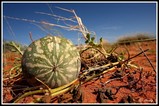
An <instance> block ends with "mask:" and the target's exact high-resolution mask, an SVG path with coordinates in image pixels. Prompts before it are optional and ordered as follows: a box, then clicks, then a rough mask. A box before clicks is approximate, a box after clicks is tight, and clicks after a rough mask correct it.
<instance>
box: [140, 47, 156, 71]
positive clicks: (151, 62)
mask: <svg viewBox="0 0 159 106" xmlns="http://www.w3.org/2000/svg"><path fill="white" fill-rule="evenodd" d="M138 46H139V49H140V50H141V51H142V52H143V49H142V48H141V47H140V45H139V44H138ZM143 54H144V56H145V57H146V59H147V60H148V62H149V63H150V65H151V67H152V69H153V71H154V72H155V73H156V70H155V68H154V66H153V65H152V62H151V61H150V59H149V58H148V57H147V55H146V53H145V52H143Z"/></svg>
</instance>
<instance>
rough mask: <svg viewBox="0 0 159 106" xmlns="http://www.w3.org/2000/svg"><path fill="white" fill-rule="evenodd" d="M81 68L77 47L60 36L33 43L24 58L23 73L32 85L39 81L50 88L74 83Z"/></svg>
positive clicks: (48, 37) (25, 52)
mask: <svg viewBox="0 0 159 106" xmlns="http://www.w3.org/2000/svg"><path fill="white" fill-rule="evenodd" d="M80 68H81V62H80V55H79V52H78V50H77V49H76V47H75V46H74V45H73V44H72V42H71V41H70V40H68V39H66V38H63V37H58V36H51V35H48V36H45V37H43V38H40V39H38V40H36V41H34V42H32V43H31V44H30V45H29V46H28V48H27V49H26V50H25V51H24V54H23V57H22V72H23V74H24V76H25V77H26V78H27V79H28V80H30V83H33V82H38V81H35V79H39V80H40V81H42V82H43V83H45V84H46V85H47V86H48V87H50V88H56V87H59V86H62V85H65V84H68V83H70V82H72V81H73V80H75V79H76V78H77V77H78V75H79V72H80ZM33 78H34V79H33Z"/></svg>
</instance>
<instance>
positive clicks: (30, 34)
mask: <svg viewBox="0 0 159 106" xmlns="http://www.w3.org/2000/svg"><path fill="white" fill-rule="evenodd" d="M29 36H30V39H31V41H32V42H33V41H34V40H33V38H32V33H31V32H29Z"/></svg>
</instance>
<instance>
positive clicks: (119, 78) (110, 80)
mask: <svg viewBox="0 0 159 106" xmlns="http://www.w3.org/2000/svg"><path fill="white" fill-rule="evenodd" d="M129 74H130V73H127V74H126V75H124V76H123V77H120V78H114V79H110V80H108V81H106V82H105V83H104V84H103V86H105V85H106V84H108V83H110V82H111V81H114V80H120V79H123V78H124V77H126V76H127V75H129Z"/></svg>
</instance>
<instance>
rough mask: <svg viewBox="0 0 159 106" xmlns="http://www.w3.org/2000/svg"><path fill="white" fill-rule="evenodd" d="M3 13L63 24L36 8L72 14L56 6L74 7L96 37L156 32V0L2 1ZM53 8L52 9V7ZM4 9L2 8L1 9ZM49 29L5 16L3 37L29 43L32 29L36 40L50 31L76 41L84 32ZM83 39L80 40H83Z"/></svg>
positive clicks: (61, 14) (59, 13) (113, 39)
mask: <svg viewBox="0 0 159 106" xmlns="http://www.w3.org/2000/svg"><path fill="white" fill-rule="evenodd" d="M1 5H3V14H2V15H3V16H10V17H16V18H21V19H23V18H25V19H29V20H36V21H39V22H42V21H45V22H49V23H54V24H61V25H62V24H63V23H62V22H60V21H57V20H55V19H54V18H53V17H51V16H48V15H43V14H38V13H37V12H45V13H50V14H51V13H52V12H53V14H56V15H60V16H63V17H72V16H73V14H71V13H69V12H66V11H62V10H60V9H58V8H55V7H56V6H58V7H62V8H66V9H73V10H75V12H76V13H77V15H78V16H79V17H80V18H81V19H82V21H83V24H84V25H85V26H86V27H87V29H88V30H89V31H94V32H95V33H96V35H97V40H98V41H99V38H100V37H103V38H104V39H106V40H107V41H109V42H115V41H116V40H117V39H118V38H120V37H121V36H131V35H134V34H136V33H148V34H152V35H156V24H157V22H156V11H157V9H156V3H155V2H150V3H141V2H140V3H138V2H136V3H135V2H134V3H130V2H127V3H119V2H117V3H115V2H114V3H110V2H102V3H100V2H98V3H97V2H96V3H91V2H89V3H88V2H87V3H85V2H83V3H82V2H81V3H75V2H72V3H66V2H65V3H55V2H54V3H51V2H46V3H44V2H43V3H38V2H37V3H23V2H21V3H13V2H12V3H9V2H7V3H3V4H1ZM50 8H51V9H52V11H51V10H50ZM1 13H2V12H1ZM43 27H44V28H46V31H47V33H46V31H43V30H41V29H40V28H39V27H38V26H37V24H33V23H29V22H25V21H20V20H15V19H9V18H3V39H4V40H14V41H17V42H19V43H21V44H26V45H29V44H30V43H31V40H30V38H29V32H31V33H32V38H33V39H34V40H37V39H39V38H41V37H44V36H46V35H47V34H48V33H51V34H54V35H59V34H60V35H61V36H63V37H65V38H68V39H70V40H71V41H72V42H73V43H74V44H77V42H78V37H82V35H81V34H80V33H79V32H77V31H67V30H64V29H61V28H57V27H50V26H43ZM83 41H84V39H83V40H81V42H83Z"/></svg>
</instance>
